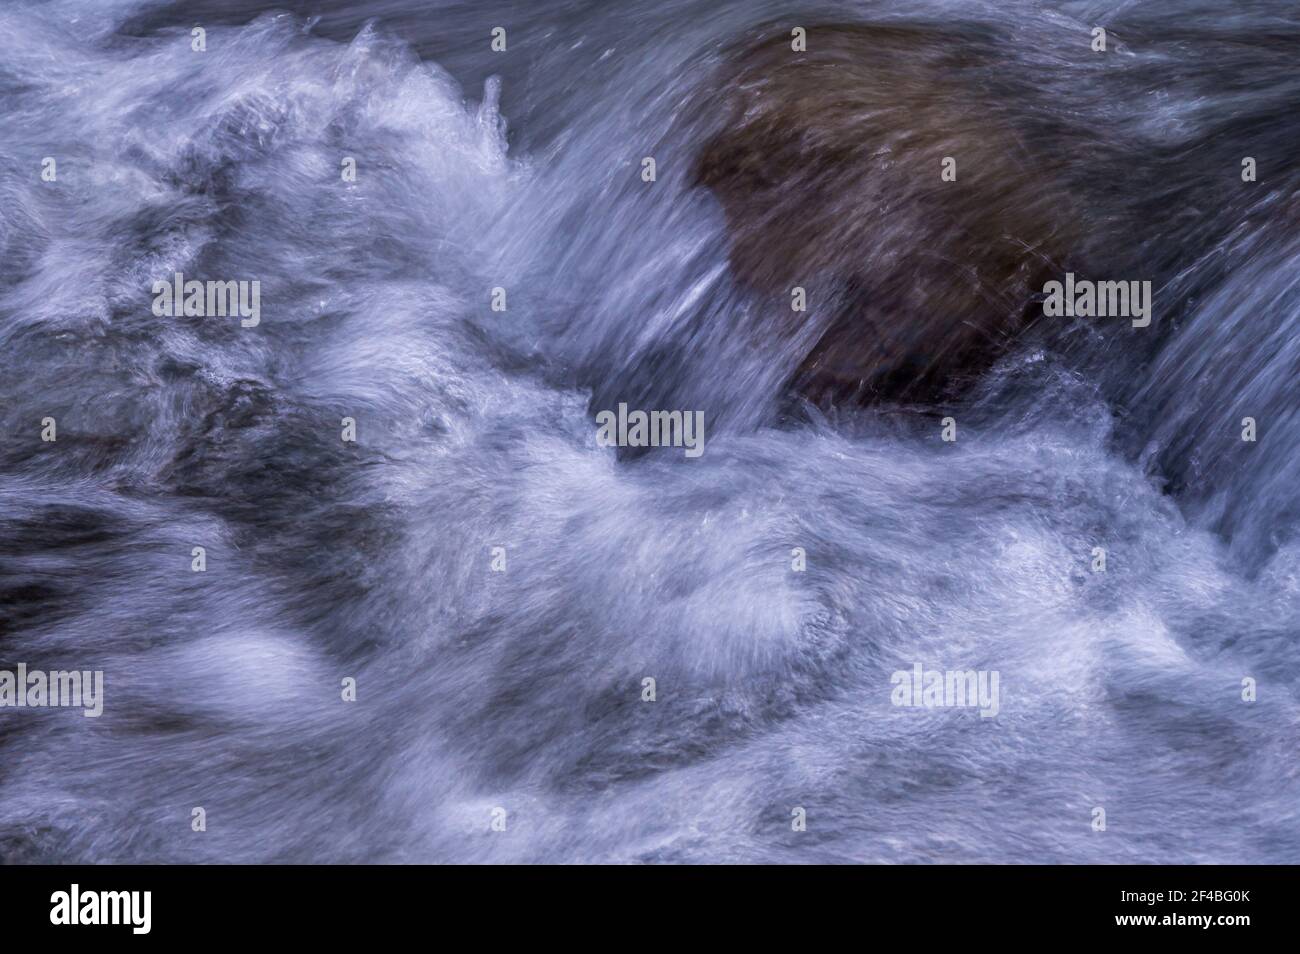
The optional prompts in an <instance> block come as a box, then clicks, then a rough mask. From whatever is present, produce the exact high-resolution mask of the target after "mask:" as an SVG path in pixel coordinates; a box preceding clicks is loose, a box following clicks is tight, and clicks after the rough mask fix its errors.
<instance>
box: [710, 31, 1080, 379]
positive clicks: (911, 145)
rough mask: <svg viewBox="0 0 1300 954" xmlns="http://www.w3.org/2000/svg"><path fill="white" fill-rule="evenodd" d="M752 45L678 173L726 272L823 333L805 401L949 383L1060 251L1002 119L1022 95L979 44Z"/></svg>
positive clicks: (973, 366) (1019, 146) (1043, 153)
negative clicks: (716, 123)
mask: <svg viewBox="0 0 1300 954" xmlns="http://www.w3.org/2000/svg"><path fill="white" fill-rule="evenodd" d="M767 37H768V38H766V39H763V40H760V41H757V42H752V43H749V44H745V45H742V46H740V47H738V48H736V49H735V50H733V52H732V53H731V54H730V55H729V62H728V64H727V66H726V67H724V70H723V74H722V76H721V77H720V80H721V83H722V86H723V88H724V89H725V93H724V99H725V103H726V105H725V109H726V110H727V112H726V116H725V120H724V123H723V125H722V127H721V129H720V131H719V132H717V133H716V134H715V135H713V136H712V138H711V139H709V140H708V141H707V142H706V143H705V144H704V145H703V147H702V149H701V151H700V153H699V156H698V158H697V163H696V167H695V175H696V181H697V182H698V183H700V184H702V185H705V186H707V187H708V188H709V189H711V190H712V192H713V194H714V195H715V196H716V197H717V198H718V200H719V201H720V202H721V204H722V207H723V210H724V212H725V215H726V218H727V223H728V230H729V233H730V240H731V247H730V261H731V267H732V270H733V273H734V275H735V278H736V280H737V281H738V282H739V283H740V284H742V285H744V286H746V287H749V288H751V289H753V290H756V291H758V292H761V293H765V294H771V295H774V296H775V295H781V296H784V297H783V298H782V302H783V307H784V308H785V311H786V313H787V315H788V318H789V320H790V321H792V322H795V323H801V322H803V321H807V320H816V321H818V322H819V323H821V324H823V325H824V331H823V333H822V334H821V335H820V337H819V338H818V340H817V343H816V345H815V346H814V347H813V348H812V350H811V351H810V353H808V354H807V356H806V358H805V359H804V361H803V363H802V365H801V366H800V368H799V370H798V372H797V374H796V382H795V383H796V385H797V386H798V388H799V389H800V390H801V391H802V392H803V393H804V394H806V395H808V396H809V397H811V398H813V399H814V400H819V401H841V400H860V401H871V400H880V399H907V400H926V399H934V398H937V397H939V396H942V395H943V394H944V393H946V392H950V391H952V390H953V389H955V388H956V387H958V386H959V385H960V383H962V382H963V381H964V380H966V379H968V378H969V377H970V376H971V374H972V373H973V372H977V371H978V370H980V369H982V368H984V367H987V365H988V364H989V363H990V362H991V360H992V359H993V358H994V357H996V356H997V354H998V353H999V351H1000V350H1001V349H1002V348H1003V347H1004V346H1005V345H1006V344H1007V343H1008V342H1009V341H1011V340H1013V339H1014V338H1015V336H1016V335H1017V334H1018V333H1019V332H1020V331H1021V330H1022V329H1023V327H1024V326H1025V325H1026V323H1027V321H1028V320H1030V319H1031V318H1032V314H1033V313H1036V311H1037V309H1036V308H1034V307H1033V306H1032V296H1033V295H1034V294H1035V293H1036V292H1037V291H1039V290H1041V288H1042V284H1043V281H1045V280H1046V278H1047V277H1048V276H1050V275H1051V274H1053V272H1054V271H1059V268H1057V267H1056V266H1054V265H1053V263H1054V262H1056V261H1058V260H1059V259H1060V258H1061V257H1062V256H1063V254H1064V253H1065V251H1066V250H1067V249H1068V248H1069V247H1070V245H1071V236H1070V223H1071V222H1072V219H1073V217H1072V215H1071V212H1070V206H1071V199H1070V196H1069V195H1068V193H1067V191H1066V190H1065V189H1064V187H1063V186H1061V185H1060V184H1059V183H1058V176H1057V175H1056V170H1055V168H1054V166H1053V160H1052V159H1051V158H1050V151H1047V150H1043V149H1041V148H1036V147H1035V143H1034V142H1033V141H1030V140H1031V138H1032V137H1030V136H1027V135H1026V134H1025V133H1024V131H1023V128H1022V127H1020V126H1018V124H1017V122H1016V118H1015V116H1014V115H1013V113H1012V111H1013V110H1020V111H1027V109H1028V107H1027V106H1026V105H1025V101H1026V97H1027V96H1029V95H1030V92H1029V91H1027V90H1026V89H1024V88H1022V85H1023V84H1022V82H1021V81H1020V79H1019V78H1017V77H1014V76H1012V77H1008V76H1006V75H1005V74H1006V72H1007V70H1006V69H1005V68H1004V67H1001V66H1000V62H999V61H1000V60H1001V62H1002V63H1005V62H1006V61H1005V52H1003V53H1002V54H999V52H998V48H997V47H996V45H995V43H994V42H993V40H992V39H991V38H990V37H988V36H986V35H982V34H966V33H962V32H958V31H956V30H953V29H949V28H943V27H922V26H893V25H891V26H857V25H833V26H812V27H809V28H808V31H807V47H808V49H807V52H795V51H794V50H792V48H791V39H790V36H789V33H788V32H786V33H784V34H783V33H781V32H780V31H778V30H775V29H774V30H772V31H768V34H767ZM947 159H951V160H953V161H954V163H955V181H945V178H944V176H943V171H944V168H945V162H946V160H947ZM948 168H949V169H950V176H949V178H951V170H953V169H954V165H953V164H948ZM796 285H798V286H804V287H807V288H808V289H809V306H808V311H807V312H806V313H799V312H795V311H794V310H793V309H791V308H790V307H789V304H788V303H789V301H790V298H789V295H790V289H791V288H792V286H796ZM814 289H817V292H816V293H815V294H814ZM829 299H833V301H834V303H833V304H832V305H831V306H830V309H829V314H828V309H827V301H828V300H829ZM792 330H796V326H792Z"/></svg>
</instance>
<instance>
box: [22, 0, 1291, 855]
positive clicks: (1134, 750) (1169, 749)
mask: <svg viewBox="0 0 1300 954" xmlns="http://www.w3.org/2000/svg"><path fill="white" fill-rule="evenodd" d="M1215 6H1216V5H1211V4H1208V3H1205V4H1198V3H1194V2H1183V0H1158V2H1157V0H1151V2H1120V3H1101V2H1098V3H1080V4H1038V3H1029V2H1024V0H1015V2H998V3H977V2H969V3H967V2H957V0H944V2H939V0H928V2H925V3H888V4H883V3H866V2H863V3H838V4H833V5H832V4H824V5H809V4H799V3H796V4H794V5H790V4H778V3H776V2H774V0H753V2H736V3H718V2H716V0H627V2H623V0H620V2H617V3H597V2H578V0H564V2H555V3H549V2H548V3H535V2H518V3H510V4H504V3H494V2H484V3H478V2H468V0H467V2H452V3H438V2H427V3H424V2H417V0H377V2H372V3H368V4H362V3H357V4H344V3H339V2H324V3H322V2H315V3H311V2H284V3H280V4H268V5H265V7H264V5H262V4H254V3H246V2H243V0H230V2H224V3H217V2H209V0H203V2H195V3H184V4H172V5H168V4H149V3H143V2H116V0H75V2H74V0H56V2H51V3H34V2H33V3H6V4H4V5H3V6H2V7H0V347H2V352H0V353H2V355H3V357H2V358H0V669H6V668H7V669H13V668H14V667H15V666H16V665H17V664H18V663H23V664H25V665H26V666H28V667H31V668H33V669H36V668H40V669H47V670H53V669H72V668H75V669H80V670H102V671H103V672H104V674H105V675H104V679H105V690H104V691H105V696H104V712H103V715H102V716H101V717H99V718H83V716H82V715H81V714H80V713H79V712H76V711H70V710H58V709H44V710H39V711H38V710H20V709H15V708H5V709H0V858H2V859H6V860H11V861H34V860H40V861H67V860H84V861H475V862H477V861H560V862H624V861H696V862H716V861H762V862H816V861H833V862H839V861H873V862H876V861H883V862H910V861H927V862H928V861H957V862H974V861H985V862H988V861H992V862H1028V861H1037V862H1096V863H1107V862H1122V861H1130V862H1147V861H1153V862H1234V861H1237V862H1266V861H1268V862H1295V861H1298V860H1300V757H1298V756H1297V743H1298V742H1300V731H1298V726H1300V705H1298V704H1297V688H1298V685H1300V684H1298V679H1300V669H1298V668H1297V667H1298V664H1300V648H1298V643H1297V636H1298V634H1300V541H1298V540H1297V539H1296V537H1295V529H1296V527H1297V521H1298V520H1300V491H1298V487H1300V484H1298V483H1297V475H1298V474H1300V470H1298V469H1297V464H1300V459H1298V455H1300V400H1298V399H1297V387H1296V374H1297V370H1300V367H1298V366H1300V335H1298V334H1297V329H1298V328H1300V325H1298V324H1297V322H1300V287H1298V286H1300V198H1298V196H1300V192H1297V187H1298V184H1300V172H1298V171H1297V170H1298V169H1300V166H1297V158H1298V157H1300V110H1298V109H1297V104H1298V103H1300V72H1297V70H1296V68H1295V67H1296V63H1297V62H1300V11H1298V10H1297V8H1296V6H1295V5H1294V4H1293V3H1290V2H1288V0H1256V2H1249V3H1245V2H1243V3H1237V4H1231V5H1226V4H1219V5H1217V6H1219V7H1221V9H1219V10H1216V9H1215ZM267 9H269V10H271V11H272V12H266V10H267ZM868 20H875V21H881V20H907V21H908V22H922V23H924V22H928V21H942V22H943V23H945V24H947V25H948V26H949V27H951V26H952V25H954V24H955V25H958V26H962V25H965V26H966V27H969V28H970V29H971V30H972V31H976V30H978V31H982V32H981V36H989V35H992V36H995V37H997V38H1000V39H995V40H994V42H999V43H1002V44H1003V45H1004V49H1005V58H1004V60H1003V61H1001V62H999V63H997V64H996V65H995V66H993V67H990V69H991V70H994V71H998V72H1001V73H1006V74H1009V75H1015V76H1019V77H1022V78H1028V79H1029V80H1030V82H1032V84H1033V85H1034V86H1035V87H1036V88H1037V89H1038V91H1039V94H1040V95H1039V98H1038V99H1037V100H1036V102H1035V104H1034V105H1033V106H1031V105H1029V104H1026V105H1025V107H1024V110H1025V112H1026V116H1025V121H1026V122H1027V123H1033V124H1037V127H1038V128H1041V130H1042V135H1043V136H1044V137H1050V136H1054V137H1055V139H1053V140H1052V142H1053V143H1054V144H1053V145H1052V146H1051V147H1050V148H1052V149H1054V150H1057V153H1056V155H1057V159H1058V166H1059V169H1060V174H1061V176H1062V178H1063V180H1064V181H1067V182H1070V183H1072V186H1073V188H1074V189H1075V193H1076V194H1078V195H1081V196H1082V197H1083V199H1082V202H1081V208H1082V211H1081V212H1079V213H1078V214H1079V215H1081V216H1082V217H1083V218H1084V220H1085V224H1086V225H1087V226H1088V229H1087V231H1088V234H1089V235H1090V236H1092V237H1091V238H1090V239H1089V243H1090V245H1088V247H1087V248H1085V249H1084V254H1090V255H1103V256H1109V258H1108V259H1107V262H1108V265H1109V266H1110V267H1112V268H1113V269H1114V270H1115V272H1116V274H1117V277H1120V276H1122V277H1129V276H1132V277H1140V278H1145V279H1150V280H1152V281H1153V282H1154V283H1155V285H1156V288H1157V293H1156V295H1157V297H1156V303H1157V304H1156V317H1155V321H1154V323H1153V326H1152V329H1151V333H1150V334H1147V335H1138V334H1136V333H1133V332H1131V331H1129V329H1128V327H1127V325H1128V323H1127V322H1124V321H1119V322H1113V321H1112V322H1109V323H1106V322H1103V321H1097V322H1088V321H1066V320H1061V321H1059V322H1055V323H1052V322H1040V323H1039V324H1037V325H1035V327H1034V328H1033V329H1031V330H1030V332H1029V333H1027V334H1026V335H1025V336H1024V339H1023V340H1022V341H1021V342H1020V343H1019V344H1018V346H1017V347H1015V348H1013V349H1012V350H1011V351H1010V352H1008V353H1007V354H1006V355H1005V356H1004V358H1003V359H1002V360H1001V361H1000V362H999V363H998V364H997V366H996V367H994V368H993V369H991V370H990V371H989V372H988V373H987V374H986V375H984V377H983V378H982V380H981V381H980V382H979V384H978V386H977V387H976V388H975V389H974V390H973V391H971V392H969V393H968V394H967V395H966V396H965V397H963V398H962V399H960V400H959V401H956V402H954V403H952V404H950V405H944V406H942V407H937V408H936V407H917V406H913V405H883V406H867V407H861V406H840V407H836V408H833V409H831V408H827V407H824V406H823V407H812V406H809V405H806V404H801V403H800V402H799V401H798V399H797V397H795V396H794V395H792V393H791V392H790V389H789V387H788V382H789V380H790V376H791V373H792V371H793V369H794V368H795V367H796V366H797V365H798V364H799V361H800V360H801V358H802V357H803V355H804V354H805V353H806V351H807V349H808V347H809V344H810V342H809V340H807V338H806V337H800V336H798V335H796V336H793V337H791V336H784V337H782V336H776V337H772V338H764V336H763V334H762V331H761V330H762V329H763V328H764V327H765V325H764V320H763V315H764V309H765V308H767V307H769V305H768V304H766V303H764V302H763V301H762V300H761V296H757V295H755V294H753V293H752V292H750V291H747V290H746V289H744V288H741V287H739V286H738V285H737V284H736V283H735V281H734V280H733V276H732V274H731V270H730V269H729V265H728V254H727V249H728V236H727V226H726V222H725V218H724V215H723V214H722V212H721V210H720V208H719V206H718V203H717V202H716V201H715V200H714V198H713V197H712V196H711V195H710V194H709V192H708V191H707V190H704V189H701V188H699V187H697V186H695V185H694V184H693V182H692V178H691V172H690V168H691V163H692V159H693V156H694V153H695V150H696V149H697V148H698V145H699V143H700V142H701V141H702V140H703V139H704V137H705V136H706V135H707V134H708V133H709V132H710V131H711V130H712V129H714V128H715V126H716V124H717V122H718V121H719V119H718V117H716V116H714V115H712V114H711V112H710V109H709V104H710V103H711V102H713V101H714V99H715V98H716V96H717V89H716V83H715V80H714V76H715V70H716V68H717V67H718V66H719V65H720V63H721V62H722V60H723V58H724V57H725V55H726V52H725V51H726V50H727V49H728V48H729V45H730V44H732V43H734V42H735V41H737V39H738V38H740V37H742V36H743V35H745V34H746V33H747V32H748V31H753V30H755V29H760V28H761V27H762V25H763V24H776V25H777V27H776V29H777V31H778V32H780V33H786V34H788V33H789V29H790V26H791V25H797V24H801V23H808V24H814V23H818V22H826V21H834V22H846V21H868ZM371 21H373V22H371ZM1097 23H1104V24H1106V25H1107V26H1108V27H1109V28H1110V31H1111V33H1112V35H1113V37H1114V41H1113V46H1112V49H1111V51H1110V52H1109V53H1108V54H1107V55H1106V56H1104V57H1102V56H1098V55H1097V54H1094V53H1093V52H1092V51H1091V50H1090V49H1089V45H1088V44H1089V31H1090V30H1091V28H1092V26H1093V25H1095V24H1097ZM195 26H202V27H203V28H204V30H205V31H206V51H204V52H196V51H194V50H193V49H192V47H191V33H190V31H191V29H192V28H193V27H195ZM496 26H502V27H504V28H505V29H506V30H507V37H508V45H507V49H506V51H505V52H502V53H496V52H493V51H492V49H491V47H490V43H491V30H492V28H493V27H496ZM812 39H813V41H814V42H815V39H816V34H815V32H814V33H813V34H812ZM984 42H988V41H987V40H985V41H984ZM1044 103H1046V104H1048V105H1049V106H1050V107H1051V108H1050V109H1047V108H1046V107H1044V106H1043V105H1042V104H1044ZM1031 110H1040V111H1042V112H1041V113H1035V114H1033V115H1029V113H1030V111H1031ZM1044 148H1047V147H1044ZM645 156H653V157H655V158H656V160H657V166H658V176H657V181H655V182H654V183H652V184H651V183H646V182H644V181H643V179H642V177H641V170H642V166H641V160H642V158H643V157H645ZM1245 156H1250V157H1254V158H1255V159H1256V160H1257V163H1258V170H1259V178H1258V181H1257V182H1255V183H1253V184H1250V185H1249V186H1245V185H1244V184H1243V183H1242V181H1241V177H1240V175H1239V171H1240V168H1241V159H1242V157H1245ZM46 157H53V158H54V159H55V160H56V161H57V179H56V180H55V181H52V182H47V181H43V180H42V178H41V169H42V160H43V159H44V158H46ZM343 157H352V158H354V159H355V160H356V167H357V172H358V174H357V177H356V180H355V181H344V180H343V178H342V176H341V174H340V164H341V160H342V158H343ZM956 267H960V265H959V263H955V264H954V268H956ZM175 272H183V273H185V274H186V276H187V277H188V276H195V277H210V276H220V277H223V278H229V279H257V280H259V281H260V284H261V305H260V308H261V318H260V324H258V326H257V327H256V328H243V327H241V325H240V322H239V321H238V319H235V318H201V319H196V318H160V317H157V316H156V315H155V314H154V313H153V312H152V311H151V308H150V304H151V301H152V299H153V295H152V293H151V292H150V289H151V287H152V285H153V283H154V281H155V280H156V279H158V278H170V276H172V275H173V273H175ZM494 288H503V289H505V290H506V293H507V296H508V298H507V302H508V304H507V307H506V309H505V310H504V311H494V310H493V309H492V307H491V303H492V290H493V289H494ZM811 310H812V312H813V315H812V317H811V319H810V320H811V321H812V322H813V323H814V326H815V323H816V321H817V320H818V316H817V314H816V311H817V310H816V308H813V309H811ZM619 401H625V402H628V403H629V404H630V405H631V406H633V407H657V408H684V409H701V410H702V411H703V412H704V414H705V419H706V421H707V425H706V431H705V435H704V436H705V443H704V447H705V453H703V455H702V456H700V457H699V458H698V459H691V458H688V457H687V456H686V455H684V454H683V453H682V451H681V450H680V449H659V450H652V451H650V452H648V453H643V454H640V455H634V454H626V453H624V454H616V453H615V452H614V451H613V450H611V449H609V448H605V447H600V446H598V445H597V441H596V426H595V423H594V414H595V412H596V411H598V410H600V409H602V408H612V407H614V406H615V404H616V403H617V402H619ZM946 415H953V416H954V417H955V418H956V420H957V421H958V426H959V428H960V430H959V439H958V440H957V441H956V442H955V443H949V442H944V441H942V440H941V439H940V418H941V417H943V416H946ZM1247 416H1249V417H1252V418H1254V419H1255V420H1256V422H1257V426H1258V439H1257V440H1256V441H1255V442H1246V441H1243V440H1241V429H1242V425H1241V420H1242V418H1244V417H1247ZM46 418H54V419H55V421H56V422H57V440H56V441H53V442H50V441H44V440H42V427H43V425H42V422H43V420H44V419H46ZM343 418H352V419H353V420H354V421H355V422H356V429H357V440H356V441H355V442H345V441H342V440H341V439H340V424H341V421H342V419H343ZM196 546H202V547H203V548H204V552H205V554H206V556H205V559H206V568H205V570H204V571H203V572H202V573H196V572H193V570H192V555H191V554H192V552H193V548H194V547H196ZM498 547H499V548H503V549H502V550H494V548H498ZM1096 547H1101V548H1104V549H1105V551H1106V559H1107V565H1106V570H1105V572H1094V560H1095V557H1094V548H1096ZM795 548H801V549H802V551H803V552H804V553H805V554H806V561H807V562H806V570H805V571H803V572H795V571H794V570H793V569H792V551H793V550H794V549H795ZM502 553H504V560H505V564H504V571H503V572H496V571H494V568H493V561H494V560H496V559H498V557H499V556H500V555H501V554H502ZM498 569H499V567H498ZM916 664H921V665H923V666H924V667H926V668H928V669H935V670H983V671H997V672H998V673H1000V705H999V709H998V712H997V714H996V717H993V718H983V717H981V715H980V713H979V712H978V711H975V710H974V709H950V708H939V709H933V710H930V709H915V708H904V707H898V706H895V705H893V704H892V703H891V690H892V685H891V674H892V673H894V672H895V671H899V670H903V671H910V670H912V668H913V666H914V665H916ZM647 677H649V678H653V679H654V680H655V694H656V697H655V701H654V702H653V703H651V702H647V701H644V700H643V692H644V689H643V680H644V679H646V678H647ZM348 678H352V679H355V680H356V687H357V688H356V695H357V700H356V701H355V702H345V701H343V699H342V692H343V690H342V688H341V686H342V682H343V680H345V679H348ZM1247 678H1249V679H1252V680H1254V681H1255V685H1256V687H1257V690H1256V691H1257V698H1256V700H1255V701H1253V702H1247V701H1244V700H1243V679H1247ZM197 807H202V808H203V809H204V812H205V819H206V830H205V831H194V830H193V818H194V815H193V810H194V809H195V808H197ZM796 808H802V809H804V811H805V813H806V818H807V830H806V831H796V830H794V828H795V827H797V826H794V825H792V822H791V819H792V817H793V816H792V811H793V810H794V809H796ZM1097 808H1103V809H1104V811H1105V817H1106V830H1104V831H1098V830H1095V825H1094V819H1095V818H1096V817H1097V816H1096V812H1095V810H1096V809H1097ZM496 809H504V815H501V814H500V813H497V814H494V810H496ZM498 817H502V818H504V819H505V824H504V828H505V830H504V831H498V830H494V828H493V821H494V819H495V818H498Z"/></svg>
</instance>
